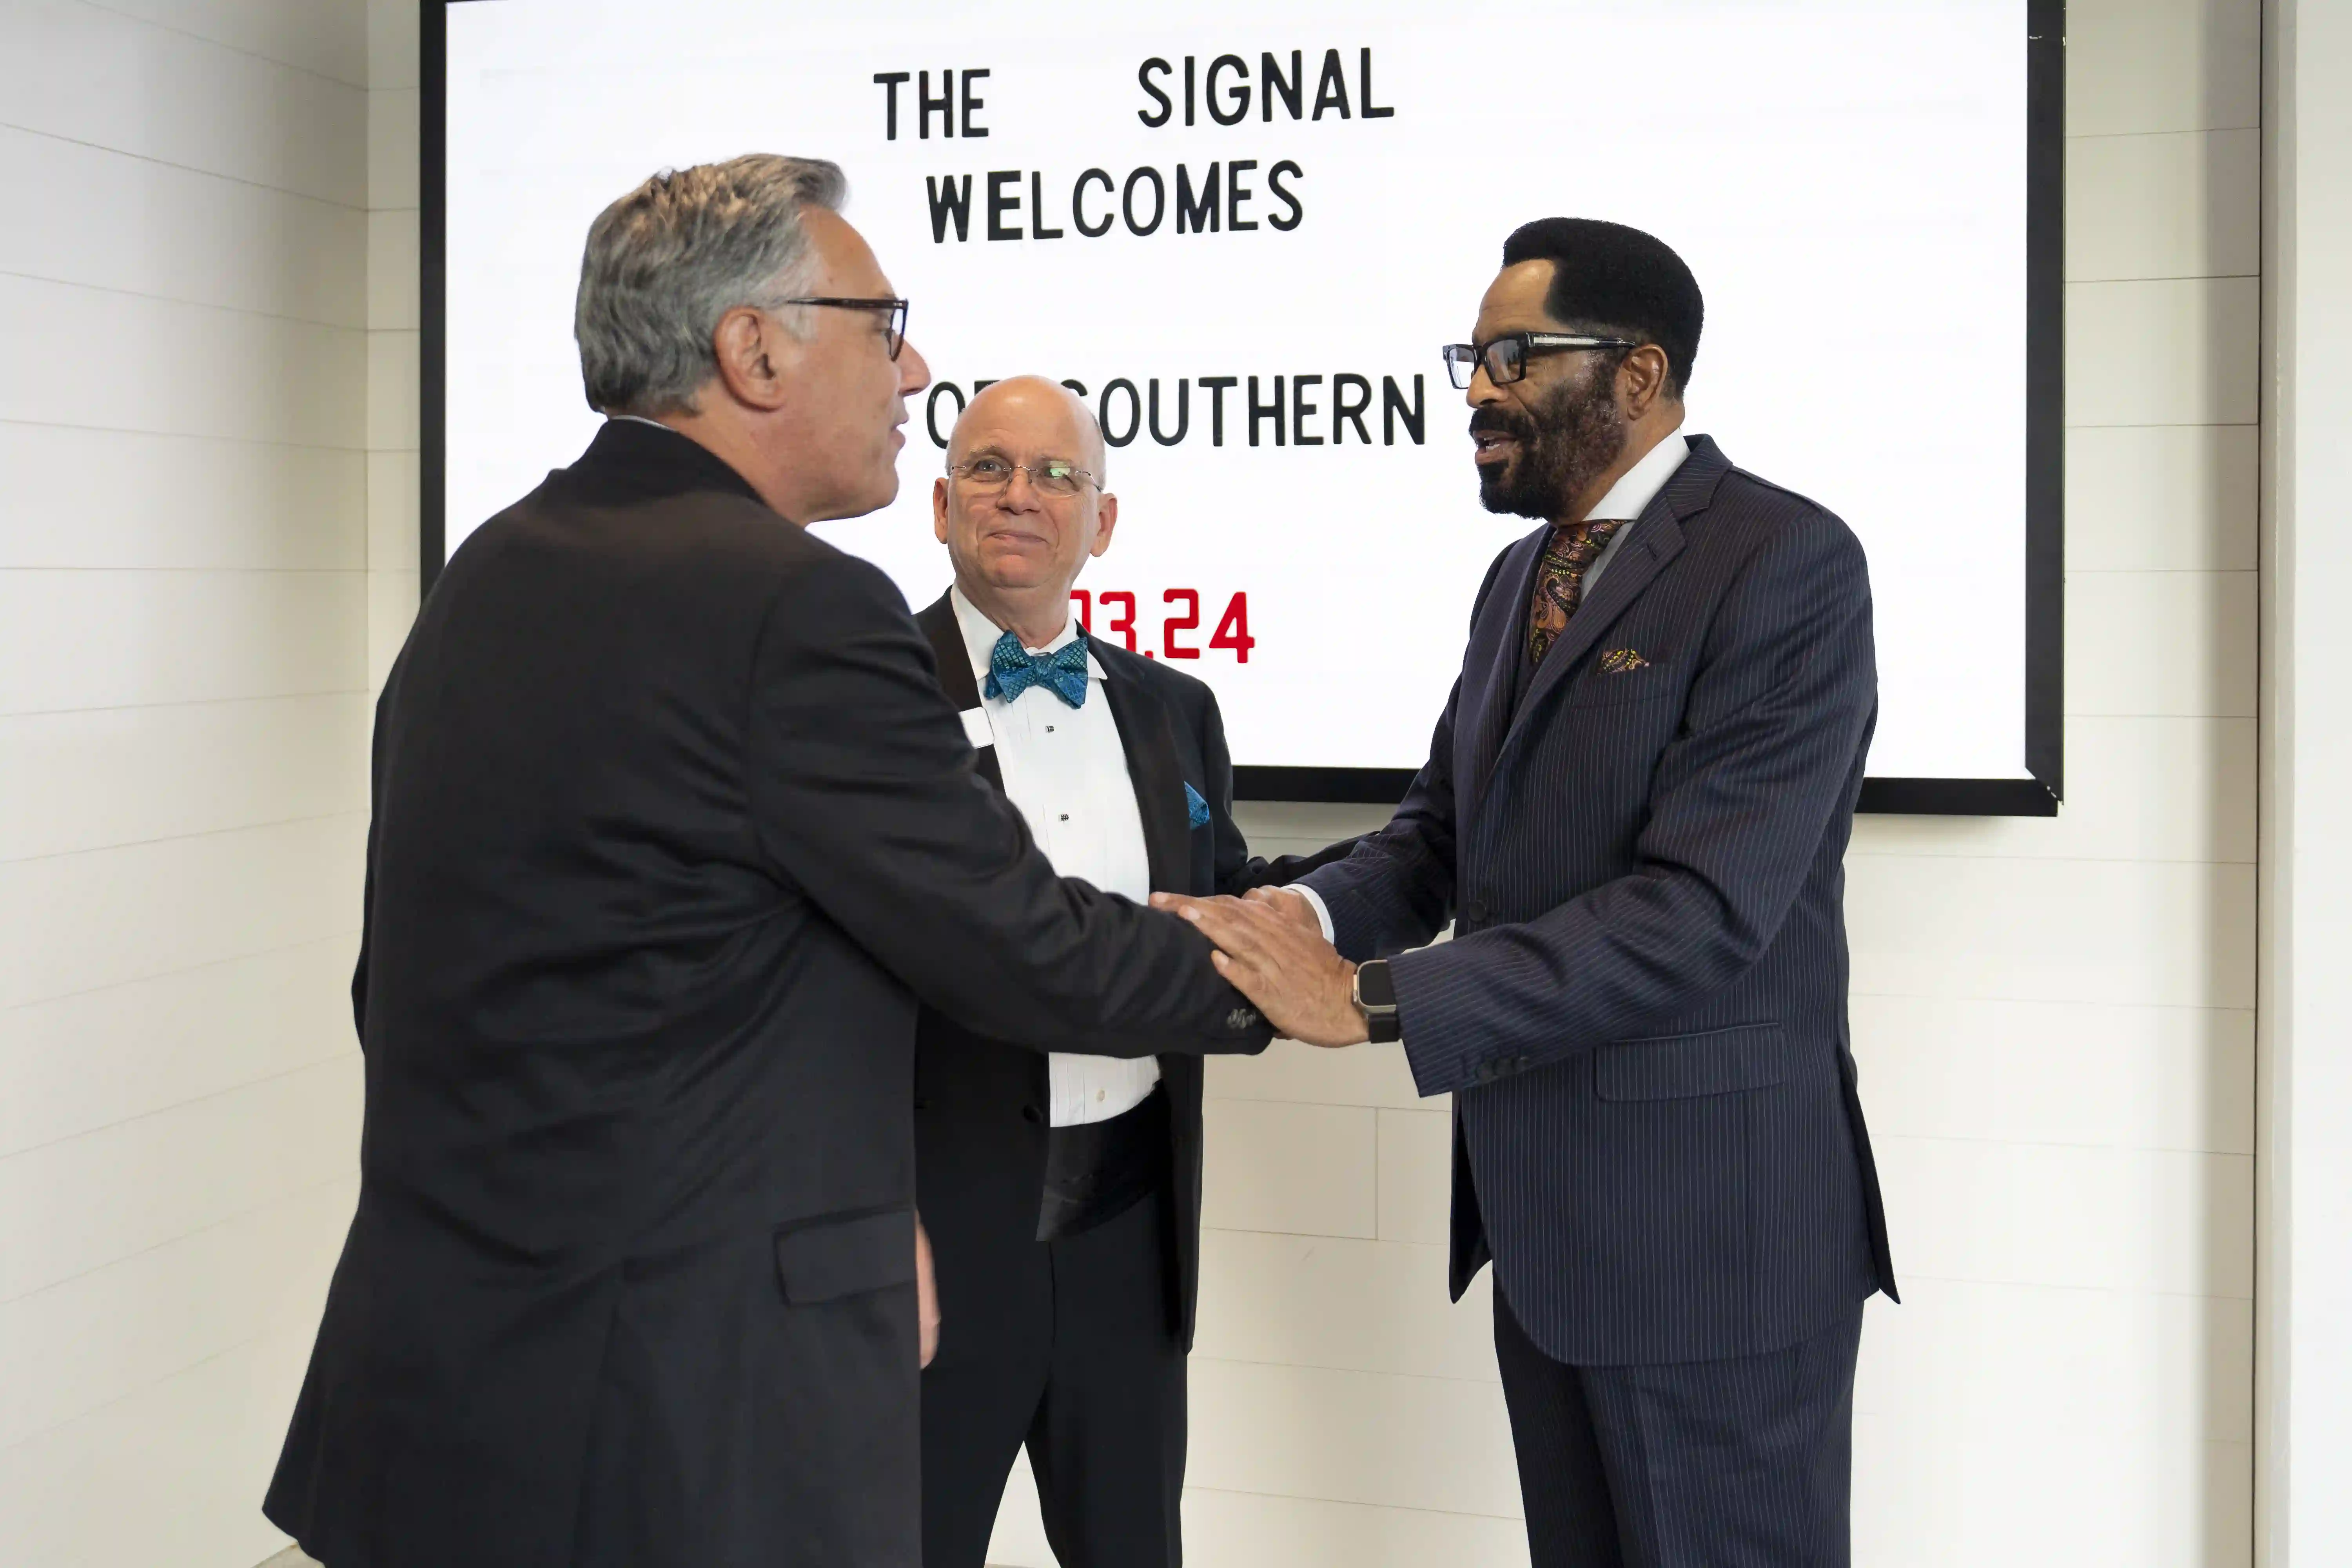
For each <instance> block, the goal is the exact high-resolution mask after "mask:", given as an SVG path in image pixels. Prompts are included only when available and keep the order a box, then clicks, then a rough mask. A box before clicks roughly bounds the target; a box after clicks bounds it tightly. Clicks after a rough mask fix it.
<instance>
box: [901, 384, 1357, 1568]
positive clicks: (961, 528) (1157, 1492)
mask: <svg viewBox="0 0 2352 1568" xmlns="http://www.w3.org/2000/svg"><path fill="white" fill-rule="evenodd" d="M1104 456H1105V454H1104V450H1103V440H1102V432H1101V431H1100V429H1099V428H1097V426H1096V424H1095V420H1094V416H1092V415H1091V414H1089V413H1088V412H1087V408H1086V405H1084V404H1082V403H1080V402H1079V401H1078V400H1077V399H1076V397H1074V396H1072V395H1070V393H1069V392H1068V391H1067V390H1066V389H1065V388H1064V387H1062V386H1060V385H1059V384H1055V383H1054V382H1052V381H1048V380H1045V379H1044V378H1042V377H1036V376H1022V377H1019V378H1017V379H1015V380H1011V381H1002V382H998V383H996V384H993V385H992V386H989V387H988V388H986V389H985V390H984V391H982V393H981V394H980V395H978V396H976V397H974V398H973V399H972V401H971V406H970V407H968V408H966V409H965V410H964V412H963V416H962V417H961V419H959V420H958V421H957V422H956V427H955V433H954V435H953V437H950V441H949V443H948V468H947V473H946V474H945V476H943V477H942V478H940V479H939V480H938V481H936V483H935V484H934V485H933V486H932V490H931V513H932V519H933V529H934V531H936V532H937V534H938V535H939V538H940V542H942V543H944V544H945V545H946V546H947V548H948V558H949V560H950V562H951V563H953V565H954V568H955V585H954V586H953V587H951V588H950V589H949V590H948V592H947V593H946V594H945V595H943V596H942V597H941V598H940V600H939V602H938V603H936V604H934V605H931V606H930V607H929V609H927V610H925V611H923V612H922V614H920V615H919V616H916V622H917V624H918V625H919V626H921V628H922V629H923V631H924V633H925V634H926V635H927V636H928V637H929V639H930V643H931V648H932V651H933V653H934V654H935V655H936V656H937V658H938V661H939V670H940V685H941V686H942V687H943V688H944V689H945V690H946V692H947V695H948V697H949V699H950V700H951V701H952V702H953V704H954V706H955V707H956V708H957V709H958V710H960V711H961V713H962V715H963V721H964V728H965V731H966V732H967V733H968V734H969V735H970V736H971V741H972V744H973V745H974V747H976V748H977V752H978V758H979V763H978V766H979V768H980V771H981V772H982V773H983V774H985V775H986V777H987V778H988V780H989V782H990V783H992V784H994V785H996V786H997V787H998V788H999V789H1002V790H1003V792H1004V793H1005V795H1007V796H1009V797H1010V798H1011V800H1012V802H1013V805H1014V806H1016V807H1017V808H1019V810H1020V812H1021V815H1022V816H1023V817H1024V818H1025V819H1026V821H1027V822H1028V825H1029V829H1030V832H1031V833H1032V834H1033V835H1034V836H1035V837H1036V840H1037V845H1038V847H1039V848H1041V849H1043V850H1044V851H1045V855H1046V858H1048V859H1050V860H1051V861H1052V862H1053V864H1054V868H1055V870H1056V871H1057V872H1059V873H1060V874H1062V875H1063V876H1066V877H1076V878H1081V879H1085V880H1087V881H1088V882H1091V883H1093V884H1094V885H1095V886H1096V887H1097V888H1100V889H1104V890H1105V891H1107V892H1113V893H1123V894H1125V895H1127V896H1128V897H1129V898H1130V899H1134V900H1139V901H1140V900H1143V899H1145V898H1146V897H1147V896H1148V895H1149V894H1150V893H1151V892H1153V891H1154V890H1165V891H1173V892H1191V893H1215V892H1223V893H1238V892H1240V891H1242V890H1244V889H1247V888H1250V887H1255V886H1261V885H1269V884H1273V883H1276V882H1281V881H1286V880H1287V879H1289V878H1290V877H1291V876H1295V875H1297V874H1299V873H1301V872H1304V871H1305V870H1307V869H1308V868H1310V867H1312V866H1314V865H1316V864H1319V863H1320V862H1321V861H1322V859H1324V858H1327V857H1328V856H1329V855H1330V854H1331V853H1332V852H1331V851H1326V852H1325V855H1324V856H1318V857H1316V858H1313V859H1297V860H1285V861H1278V862H1275V863H1273V864H1268V863H1266V862H1265V861H1254V860H1252V859H1250V858H1249V854H1248V850H1247V848H1246V847H1244V844H1243V841H1242V836H1241V834H1240V832H1239V831H1238V830H1237V829H1236V828H1235V827H1234V820H1233V814H1232V795H1233V768H1232V764H1231V763H1230V762H1229V761H1228V759H1227V757H1226V753H1225V735H1224V726H1223V721H1221V720H1220V719H1219V717H1218V715H1217V700H1216V698H1215V697H1214V696H1213V695H1212V694H1211V692H1210V690H1209V689H1208V687H1206V686H1205V685H1203V684H1202V683H1201V682H1200V681H1199V680H1197V679H1194V678H1192V676H1189V675H1185V674H1182V673H1181V672H1179V671H1177V670H1174V669H1171V668H1168V667H1167V666H1165V665H1162V664H1160V663H1157V662H1155V661H1152V660H1149V659H1146V658H1141V657H1140V656H1139V655H1137V654H1133V653H1129V651H1128V650H1127V649H1126V648H1125V647H1120V646H1118V644H1116V643H1113V642H1108V641H1097V640H1094V639H1090V638H1089V637H1087V635H1086V633H1085V631H1084V630H1083V629H1082V628H1081V627H1080V626H1079V625H1078V624H1077V622H1076V620H1075V619H1074V618H1073V616H1071V613H1070V585H1071V584H1073V583H1075V582H1076V580H1077V577H1078V574H1079V572H1080V570H1081V569H1082V568H1083V567H1084V566H1085V565H1086V563H1087V561H1089V560H1090V559H1092V558H1093V557H1095V556H1097V555H1100V554H1102V553H1103V552H1105V551H1107V550H1108V549H1109V548H1110V544H1111V540H1112V537H1113V534H1114V532H1115V531H1116V530H1117V529H1118V497H1117V496H1114V495H1112V494H1111V493H1110V492H1109V491H1108V490H1107V489H1104V488H1103V484H1104ZM1347 847H1348V846H1345V845H1342V846H1339V847H1338V850H1339V852H1340V853H1344V852H1345V850H1346V849H1347ZM1201 1077H1202V1073H1201V1063H1200V1059H1199V1058H1197V1057H1192V1058H1187V1057H1180V1056H1163V1057H1159V1058H1150V1057H1145V1058H1139V1059H1132V1060H1119V1059H1115V1058H1110V1057H1107V1056H1087V1055H1080V1054H1069V1053H1055V1054H1053V1055H1050V1056H1049V1055H1046V1054H1045V1053H1043V1052H1040V1051H1038V1050H1036V1049H1034V1048H1031V1047H1024V1046H1023V1045H1021V1044H1020V1043H1017V1042H1006V1041H1001V1040H991V1039H986V1038H983V1037H980V1036H977V1035H974V1034H971V1032H969V1031H967V1030H966V1029H964V1028H963V1027H961V1026H959V1025H957V1024H955V1023H952V1022H950V1020H949V1019H947V1018H946V1017H945V1016H941V1015H940V1014H938V1013H934V1012H929V1011H926V1012H925V1013H924V1014H923V1015H922V1018H921V1022H920V1024H919V1026H918V1031H917V1037H916V1055H915V1158H916V1187H917V1192H918V1196H919V1205H920V1207H921V1210H922V1215H923V1220H924V1223H925V1224H926V1225H927V1226H929V1230H930V1237H931V1246H932V1248H933V1251H934V1253H935V1255H936V1258H937V1269H938V1279H939V1291H940V1315H941V1320H942V1321H941V1328H940V1343H939V1352H938V1354H937V1356H936V1358H935V1359H934V1360H933V1361H932V1363H931V1364H930V1366H929V1369H928V1370H927V1371H926V1372H925V1373H923V1562H924V1563H925V1565H926V1568H981V1563H982V1558H983V1556H984V1554H985V1553H986V1551H987V1548H988V1541H989V1534H990V1531H991V1529H992V1526H993V1524H994V1522H995V1519H996V1510H997V1505H998V1502H999V1501H1000V1500H1001V1499H1002V1498H1003V1494H1004V1485H1005V1478H1006V1477H1007V1475H1008V1474H1009V1473H1010V1472H1011V1470H1012V1468H1013V1458H1014V1456H1015V1455H1016V1454H1018V1453H1019V1451H1020V1449H1021V1447H1022V1445H1023V1444H1024V1443H1026V1444H1027V1445H1028V1448H1029V1461H1030V1467H1031V1468H1032V1469H1033V1470H1034V1472H1035V1474H1036V1478H1037V1493H1038V1500H1039V1502H1040V1503H1041V1505H1042V1507H1043V1511H1044V1514H1045V1531H1046V1534H1047V1536H1048V1538H1049V1539H1050V1540H1051V1541H1052V1542H1053V1546H1054V1552H1055V1555H1056V1556H1057V1557H1058V1558H1059V1559H1060V1560H1061V1563H1062V1565H1063V1568H1144V1565H1146V1564H1151V1565H1159V1564H1168V1565H1171V1568H1172V1565H1173V1564H1175V1563H1180V1562H1181V1560H1182V1546H1181V1537H1180V1533H1179V1521H1178V1512H1177V1509H1178V1500H1179V1497H1180V1494H1181V1491H1182V1490H1183V1485H1184V1356H1185V1352H1186V1351H1187V1350H1188V1349H1189V1348H1190V1347H1191V1344H1192V1309H1193V1300H1194V1296H1195V1293H1196V1291H1195V1287H1196V1281H1197V1279H1198V1277H1199V1258H1200V1229H1201Z"/></svg>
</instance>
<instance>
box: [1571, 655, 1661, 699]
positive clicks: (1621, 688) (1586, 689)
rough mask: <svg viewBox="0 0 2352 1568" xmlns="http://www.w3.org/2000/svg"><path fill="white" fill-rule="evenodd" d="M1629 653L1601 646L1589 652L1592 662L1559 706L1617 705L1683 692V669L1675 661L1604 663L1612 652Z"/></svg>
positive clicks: (1588, 656)
mask: <svg viewBox="0 0 2352 1568" xmlns="http://www.w3.org/2000/svg"><path fill="white" fill-rule="evenodd" d="M1630 652H1631V650H1630V649H1622V648H1602V649H1600V650H1597V651H1596V652H1594V653H1591V654H1588V655H1586V656H1585V657H1586V658H1588V659H1590V660H1591V661H1592V662H1591V665H1590V667H1589V668H1586V669H1584V670H1583V671H1581V672H1580V673H1579V674H1578V676H1577V678H1576V679H1575V680H1574V681H1572V682H1570V686H1569V689H1568V691H1567V692H1566V694H1565V695H1564V696H1563V697H1562V698H1561V699H1560V706H1561V707H1563V708H1614V707H1617V706H1620V705H1621V704H1623V703H1628V702H1656V701H1662V700H1664V699H1666V698H1669V697H1679V696H1680V695H1682V690H1683V685H1684V681H1683V672H1682V670H1681V668H1678V667H1677V666H1675V665H1674V664H1669V663H1651V662H1649V661H1647V660H1644V661H1643V662H1641V663H1639V664H1632V663H1625V662H1621V663H1619V664H1617V665H1614V666H1612V665H1610V664H1608V663H1606V662H1603V661H1605V660H1606V659H1607V658H1609V656H1610V655H1611V654H1613V653H1630ZM1636 657H1638V656H1636Z"/></svg>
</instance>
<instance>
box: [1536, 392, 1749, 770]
mask: <svg viewBox="0 0 2352 1568" xmlns="http://www.w3.org/2000/svg"><path fill="white" fill-rule="evenodd" d="M1689 440H1690V455H1689V456H1688V457H1686V458H1684V459H1683V465H1682V467H1681V468H1676V469H1675V473H1674V477H1673V478H1672V479H1668V480H1667V481H1666V483H1665V488H1664V489H1661V490H1660V491H1659V492H1658V493H1657V494H1656V495H1654V496H1653V497H1651V498H1650V504H1649V505H1648V506H1645V507H1643V509H1642V515H1641V517H1640V518H1639V519H1637V520H1636V521H1635V522H1634V524H1633V532H1632V533H1631V534H1629V535H1627V537H1626V540H1625V544H1624V547H1623V548H1622V549H1621V550H1619V551H1618V552H1617V553H1616V555H1614V556H1613V557H1612V558H1611V560H1610V563H1609V569H1608V570H1607V571H1605V572H1603V573H1602V574H1601V581H1600V583H1599V584H1597V585H1595V587H1594V588H1593V590H1592V596H1591V598H1589V599H1587V600H1585V601H1584V603H1582V604H1581V605H1578V606H1577V610H1576V614H1575V615H1573V616H1570V617H1569V622H1568V626H1567V628H1566V629H1565V630H1563V631H1562V632H1561V633H1560V634H1559V641H1558V642H1555V643H1553V644H1552V646H1551V648H1550V651H1549V652H1548V653H1546V654H1545V655H1544V661H1543V663H1541V664H1539V665H1538V666H1537V667H1536V672H1535V674H1534V676H1533V677H1532V678H1530V679H1529V680H1528V691H1527V695H1526V696H1525V697H1523V698H1522V699H1520V700H1519V703H1518V706H1517V709H1516V710H1514V711H1513V712H1512V714H1511V718H1510V727H1509V729H1508V731H1507V732H1506V733H1505V735H1504V737H1503V742H1502V746H1501V748H1500V749H1499V750H1498V751H1497V752H1496V763H1497V765H1499V764H1500V763H1501V760H1502V752H1507V751H1508V750H1509V748H1510V744H1511V741H1512V739H1513V737H1515V736H1517V734H1518V732H1519V731H1521V730H1523V729H1525V728H1526V727H1527V725H1528V721H1531V720H1532V718H1533V716H1534V714H1535V713H1536V711H1537V710H1538V707H1539V706H1540V705H1541V704H1542V703H1543V701H1544V700H1545V699H1547V698H1548V697H1549V696H1550V694H1551V693H1552V691H1553V690H1554V689H1556V688H1557V687H1558V686H1559V683H1560V682H1561V681H1563V680H1566V679H1568V678H1569V676H1570V674H1571V673H1572V672H1573V671H1574V670H1575V669H1576V667H1577V663H1578V661H1579V660H1580V659H1581V658H1583V657H1584V656H1585V654H1586V653H1587V652H1588V651H1590V650H1591V647H1592V645H1593V644H1594V643H1596V642H1598V641H1600V640H1601V634H1603V633H1604V632H1606V631H1607V630H1608V629H1609V626H1610V623H1612V622H1613V621H1614V620H1616V619H1617V617H1618V616H1622V615H1623V614H1624V613H1625V611H1626V609H1627V608H1628V607H1630V606H1631V605H1633V601H1634V600H1636V599H1638V598H1640V597H1641V596H1642V593H1643V590H1644V589H1646V588H1648V587H1649V585H1650V584H1651V583H1652V582H1654V581H1655V580H1656V578H1657V575H1658V574H1659V573H1660V572H1663V571H1664V570H1665V567H1666V563H1668V562H1670V561H1672V560H1673V559H1674V558H1675V556H1677V555H1679V554H1681V553H1682V549H1683V529H1682V521H1681V520H1682V519H1684V518H1686V517H1689V516H1692V515H1693V514H1695V513H1696V512H1700V511H1703V510H1706V504H1707V502H1708V500H1711V499H1712V498H1713V497H1714V495H1715V487H1716V484H1717V481H1718V480H1720V479H1722V478H1723V476H1724V474H1725V472H1726V471H1727V469H1729V468H1730V467H1731V465H1730V463H1729V461H1728V460H1727V459H1726V458H1725V457H1724V456H1723V453H1722V452H1721V450H1720V449H1718V448H1717V446H1716V444H1715V443H1714V442H1713V441H1712V440H1710V439H1708V438H1707V437H1705V436H1693V437H1689ZM1528 591H1529V592H1532V591H1533V590H1532V587H1530V588H1529V590H1528ZM1519 615H1520V616H1521V617H1522V622H1524V617H1525V616H1526V615H1527V606H1526V599H1525V595H1522V598H1521V602H1520V605H1519ZM1512 652H1513V654H1514V657H1516V656H1517V649H1516V648H1514V649H1513V650H1512ZM1490 776H1491V775H1490Z"/></svg>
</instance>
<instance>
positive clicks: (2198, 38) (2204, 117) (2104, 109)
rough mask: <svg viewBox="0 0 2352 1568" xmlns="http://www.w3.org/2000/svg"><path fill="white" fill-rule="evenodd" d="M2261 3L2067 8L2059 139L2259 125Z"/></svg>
mask: <svg viewBox="0 0 2352 1568" xmlns="http://www.w3.org/2000/svg"><path fill="white" fill-rule="evenodd" d="M2262 41H2263V31H2262V6H2261V4H2260V0H2074V3H2072V4H2070V5H2068V6H2067V7H2066V134H2067V135H2068V136H2069V137H2081V136H2118V135H2132V134H2136V133H2140V132H2161V131H2211V130H2219V129H2225V128H2241V127H2245V126H2252V125H2259V124H2261V123H2262V74H2263V61H2262Z"/></svg>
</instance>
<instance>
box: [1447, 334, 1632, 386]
mask: <svg viewBox="0 0 2352 1568" xmlns="http://www.w3.org/2000/svg"><path fill="white" fill-rule="evenodd" d="M1641 346H1642V345H1641V344H1639V343H1637V342H1633V340H1632V339H1631V338H1596V337H1591V336H1588V335H1586V334H1584V333H1582V332H1505V333H1504V334H1503V335H1502V336H1501V337H1498V338H1490V339H1488V340H1487V341H1486V342H1483V343H1448V344H1446V345H1445V346H1444V348H1442V349H1440V350H1438V351H1437V352H1438V353H1440V354H1441V355H1443V356H1444V360H1445V374H1447V375H1449V376H1451V377H1453V378H1454V387H1455V388H1456V389H1457V390H1466V389H1467V388H1468V387H1469V385H1470V380H1471V378H1472V377H1473V376H1475V375H1476V374H1478V367H1479V366H1480V365H1482V364H1483V365H1485V366H1486V379H1487V380H1488V381H1491V382H1493V383H1494V384H1496V386H1503V385H1506V384H1509V383H1511V382H1514V381H1518V380H1521V379H1523V378H1525V376H1526V375H1527V374H1528V355H1530V354H1539V353H1564V352H1567V351H1570V350H1574V349H1633V348H1639V347H1641Z"/></svg>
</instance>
